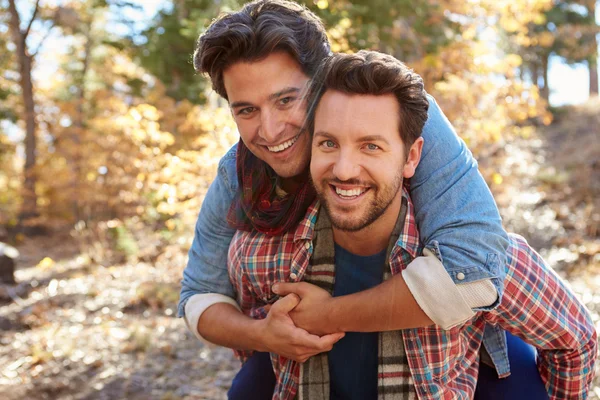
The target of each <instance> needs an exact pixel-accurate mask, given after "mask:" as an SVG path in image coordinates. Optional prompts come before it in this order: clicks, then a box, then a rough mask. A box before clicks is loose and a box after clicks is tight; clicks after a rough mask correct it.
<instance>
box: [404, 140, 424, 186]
mask: <svg viewBox="0 0 600 400" xmlns="http://www.w3.org/2000/svg"><path fill="white" fill-rule="evenodd" d="M422 150H423V138H422V137H420V138H418V139H417V140H415V142H414V143H413V144H412V146H410V149H409V150H408V155H407V159H406V163H405V164H404V169H403V171H402V176H403V177H405V178H412V176H413V175H414V174H415V171H416V169H417V165H419V161H421V151H422Z"/></svg>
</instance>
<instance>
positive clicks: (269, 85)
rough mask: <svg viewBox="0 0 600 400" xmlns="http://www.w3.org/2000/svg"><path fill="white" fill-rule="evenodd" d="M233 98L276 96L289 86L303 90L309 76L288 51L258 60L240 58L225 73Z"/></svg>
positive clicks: (247, 99)
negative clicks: (242, 59)
mask: <svg viewBox="0 0 600 400" xmlns="http://www.w3.org/2000/svg"><path fill="white" fill-rule="evenodd" d="M223 80H224V84H225V89H226V91H227V96H228V97H229V100H230V101H249V100H250V99H251V98H256V99H257V98H265V99H266V98H272V97H276V96H277V95H278V94H279V93H281V92H284V91H286V90H289V89H298V90H302V89H304V88H305V86H306V83H307V82H308V80H309V78H308V77H307V76H306V75H305V74H304V72H303V71H302V69H301V68H300V65H299V64H298V63H297V62H296V61H295V60H294V59H293V58H292V57H290V56H289V55H287V54H286V53H273V54H271V55H269V56H268V57H266V58H264V59H260V60H254V61H239V62H237V63H234V64H232V65H231V66H229V67H228V68H227V69H226V70H225V71H224V72H223Z"/></svg>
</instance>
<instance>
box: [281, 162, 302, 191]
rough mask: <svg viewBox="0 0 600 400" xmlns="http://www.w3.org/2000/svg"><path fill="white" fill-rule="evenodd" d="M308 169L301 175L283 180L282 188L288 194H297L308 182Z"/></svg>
mask: <svg viewBox="0 0 600 400" xmlns="http://www.w3.org/2000/svg"><path fill="white" fill-rule="evenodd" d="M308 173H309V170H308V168H307V169H306V171H304V172H302V173H301V174H300V175H296V176H292V177H291V178H281V179H280V181H279V182H280V186H281V189H283V190H284V191H285V192H286V193H290V194H291V193H296V192H297V191H298V189H299V188H300V187H301V186H302V185H304V184H305V183H306V182H307V181H308Z"/></svg>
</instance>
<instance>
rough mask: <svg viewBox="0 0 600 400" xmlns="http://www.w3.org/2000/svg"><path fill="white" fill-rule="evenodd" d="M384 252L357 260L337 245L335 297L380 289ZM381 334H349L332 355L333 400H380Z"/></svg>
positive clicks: (360, 257) (331, 379)
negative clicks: (378, 340) (378, 366)
mask: <svg viewBox="0 0 600 400" xmlns="http://www.w3.org/2000/svg"><path fill="white" fill-rule="evenodd" d="M385 255H386V252H385V250H384V251H382V252H380V253H378V254H375V255H372V256H366V257H365V256H357V255H355V254H352V253H350V252H349V251H347V250H345V249H344V248H342V247H340V246H338V245H337V244H336V245H335V284H334V286H333V295H334V296H344V295H348V294H352V293H356V292H361V291H363V290H367V289H370V288H372V287H374V286H377V285H379V284H380V283H381V282H382V281H383V268H384V265H385ZM378 337H379V334H378V333H377V332H372V333H360V332H347V333H346V336H344V338H343V339H342V340H340V341H339V342H337V343H336V344H335V345H334V346H333V349H331V351H330V352H329V356H328V360H329V375H330V381H331V396H330V398H331V399H332V400H338V399H339V400H342V399H343V400H352V399H357V400H369V399H376V398H377V359H378V356H379V351H378V347H377V339H378Z"/></svg>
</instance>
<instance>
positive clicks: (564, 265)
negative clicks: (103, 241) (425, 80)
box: [0, 100, 600, 400]
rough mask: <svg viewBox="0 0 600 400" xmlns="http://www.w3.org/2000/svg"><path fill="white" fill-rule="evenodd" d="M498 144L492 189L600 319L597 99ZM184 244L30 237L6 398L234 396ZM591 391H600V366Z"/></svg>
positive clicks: (11, 324)
mask: <svg viewBox="0 0 600 400" xmlns="http://www.w3.org/2000/svg"><path fill="white" fill-rule="evenodd" d="M493 153H494V154H493V156H490V157H487V159H485V160H480V166H481V169H482V171H483V173H484V175H486V176H489V175H490V174H492V173H498V174H499V175H500V176H501V177H502V179H501V180H502V182H500V180H499V179H495V180H493V181H495V183H494V184H492V185H493V186H492V191H493V192H494V195H495V197H496V200H497V202H498V205H499V207H500V209H501V213H502V216H503V219H504V223H505V226H506V228H507V230H509V231H512V232H516V233H519V234H521V235H523V236H525V237H526V238H527V239H528V241H529V242H530V243H531V244H532V245H533V246H534V247H535V248H536V249H538V250H539V251H540V253H541V254H542V255H543V256H544V257H545V258H546V260H547V261H549V262H550V263H551V265H553V266H555V268H556V270H557V271H558V272H559V274H560V275H561V276H563V277H564V278H565V279H567V280H568V281H569V283H570V284H571V286H572V288H573V290H574V291H575V292H576V293H577V294H578V296H579V297H580V298H581V299H582V300H583V301H584V302H585V304H586V305H587V307H588V308H589V309H590V311H591V312H592V315H593V318H594V321H595V324H596V329H597V331H598V330H600V255H599V254H600V101H599V100H595V101H590V102H588V103H586V104H585V105H581V106H576V107H568V108H563V109H560V110H559V111H558V113H557V118H556V120H555V122H554V123H553V124H552V125H550V126H549V127H543V128H540V129H538V131H537V132H536V133H535V135H533V136H532V137H529V138H516V139H511V140H510V142H506V143H503V144H502V145H501V146H499V147H498V150H496V151H494V152H493ZM488 181H490V180H488ZM185 243H189V241H187V240H183V241H178V242H177V243H176V244H172V245H169V246H167V248H165V249H163V252H162V255H161V257H158V258H157V259H155V260H153V261H152V262H150V261H146V262H130V263H128V262H124V263H117V264H114V265H102V264H101V263H97V262H94V261H93V259H92V258H90V257H89V255H86V254H85V253H83V254H82V253H81V250H80V247H79V246H78V245H77V244H76V242H75V241H74V240H72V238H71V236H70V235H69V233H68V232H62V233H61V232H57V233H55V234H53V235H51V236H45V237H41V236H38V237H33V238H25V239H24V240H23V242H22V243H21V244H20V245H19V246H18V250H19V251H20V253H21V257H20V258H19V260H18V265H17V268H18V270H17V272H16V278H17V281H18V282H19V285H18V286H16V287H11V288H8V287H0V298H2V297H4V298H9V299H10V300H8V301H4V302H1V303H0V398H2V399H6V400H13V399H14V400H16V399H110V400H112V399H157V400H171V399H221V398H225V393H226V391H227V388H228V386H229V384H230V382H231V379H232V378H233V376H234V375H235V373H236V371H237V369H238V368H239V364H238V362H237V361H236V360H235V358H234V357H233V355H232V353H231V351H229V350H227V349H223V348H218V347H212V346H208V345H205V344H202V343H200V342H199V341H198V340H196V339H195V338H194V337H193V336H192V335H191V334H190V333H189V331H188V330H187V328H186V327H185V324H184V322H183V321H182V320H181V319H178V318H176V317H175V314H176V302H177V297H178V285H179V280H180V277H181V271H182V268H183V266H184V265H185V261H186V250H185V249H186V247H187V246H186V244H185ZM599 367H600V366H599ZM599 367H597V375H600V370H598V369H599ZM592 392H593V393H592V394H591V396H590V398H591V399H600V377H599V378H596V381H595V383H594V388H593V390H592Z"/></svg>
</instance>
